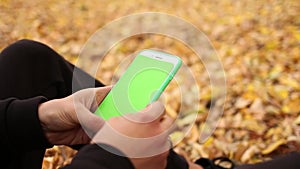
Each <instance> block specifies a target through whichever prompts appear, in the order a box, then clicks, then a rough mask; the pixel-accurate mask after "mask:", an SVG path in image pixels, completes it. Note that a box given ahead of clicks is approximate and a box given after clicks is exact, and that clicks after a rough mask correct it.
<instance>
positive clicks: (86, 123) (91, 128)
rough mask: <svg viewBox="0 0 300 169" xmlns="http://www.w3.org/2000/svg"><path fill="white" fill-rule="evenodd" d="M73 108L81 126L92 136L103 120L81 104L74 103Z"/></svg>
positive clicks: (102, 123)
mask: <svg viewBox="0 0 300 169" xmlns="http://www.w3.org/2000/svg"><path fill="white" fill-rule="evenodd" d="M75 108H76V114H77V118H78V120H79V123H80V125H81V127H82V128H83V129H84V130H85V132H86V134H87V135H88V136H89V137H93V136H94V134H95V133H96V132H97V131H99V129H100V128H101V127H102V126H103V125H104V123H105V122H104V121H103V119H101V118H100V117H99V116H97V115H95V114H93V113H91V112H90V110H89V109H88V108H86V107H85V106H84V105H82V104H78V105H75Z"/></svg>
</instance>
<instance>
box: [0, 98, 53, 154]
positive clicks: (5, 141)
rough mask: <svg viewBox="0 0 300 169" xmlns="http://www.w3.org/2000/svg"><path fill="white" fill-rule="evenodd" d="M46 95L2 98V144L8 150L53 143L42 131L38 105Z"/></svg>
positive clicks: (45, 145)
mask: <svg viewBox="0 0 300 169" xmlns="http://www.w3.org/2000/svg"><path fill="white" fill-rule="evenodd" d="M45 101H46V99H45V98H44V97H35V98H31V99H26V100H18V99H16V98H9V99H6V100H0V138H1V139H0V145H1V147H3V148H4V150H6V151H10V150H13V149H14V150H19V151H24V150H25V151H26V150H34V149H41V148H47V147H50V146H51V145H50V144H49V142H48V141H47V139H46V137H45V136H44V133H43V131H42V128H41V125H40V121H39V118H38V105H39V104H40V103H41V102H45Z"/></svg>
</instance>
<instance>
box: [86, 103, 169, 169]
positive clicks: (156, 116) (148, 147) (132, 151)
mask: <svg viewBox="0 0 300 169" xmlns="http://www.w3.org/2000/svg"><path fill="white" fill-rule="evenodd" d="M171 124H172V120H171V119H170V118H167V117H166V116H165V109H164V106H163V105H162V104H161V103H160V102H154V103H152V104H150V105H149V106H148V107H147V108H145V109H144V110H142V111H140V112H137V113H134V114H127V115H124V116H121V117H113V118H111V119H110V120H108V121H107V122H106V123H105V124H104V125H103V127H102V128H101V130H100V131H99V132H98V133H97V134H96V135H95V137H94V138H93V140H92V141H93V142H95V143H102V144H103V143H104V144H108V145H111V146H113V147H115V148H117V149H118V150H120V151H121V152H122V153H124V154H123V155H125V156H126V157H128V158H129V159H130V160H131V162H132V163H133V165H134V166H135V168H136V169H140V168H142V169H148V168H149V169H153V168H155V169H164V168H166V165H167V156H168V152H169V149H170V148H171V145H170V142H169V141H168V135H169V132H170V125H171ZM168 129H169V131H168ZM99 145H100V144H99ZM108 151H110V150H108ZM111 153H116V154H117V155H122V154H120V153H119V154H118V152H111Z"/></svg>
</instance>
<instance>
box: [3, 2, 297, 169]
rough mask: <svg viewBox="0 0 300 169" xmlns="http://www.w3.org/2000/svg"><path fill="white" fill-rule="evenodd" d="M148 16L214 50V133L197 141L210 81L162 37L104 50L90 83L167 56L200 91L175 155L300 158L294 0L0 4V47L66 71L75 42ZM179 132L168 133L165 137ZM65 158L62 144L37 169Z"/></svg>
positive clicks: (68, 154) (173, 108)
mask: <svg viewBox="0 0 300 169" xmlns="http://www.w3.org/2000/svg"><path fill="white" fill-rule="evenodd" d="M149 11H151V12H163V13H168V14H172V15H175V16H178V17H180V18H182V19H185V20H186V21H188V22H190V23H192V24H194V25H195V26H196V27H197V28H199V30H201V31H203V32H204V33H205V34H206V35H207V37H208V38H209V40H210V41H211V43H212V45H213V46H214V48H215V49H216V52H217V54H218V56H219V58H220V60H221V61H222V64H223V66H224V70H225V74H226V83H227V95H226V102H225V106H224V113H223V116H222V119H221V120H220V123H219V124H218V127H217V129H216V130H215V132H214V133H213V135H212V136H211V137H209V138H208V140H207V141H206V142H205V143H200V142H199V140H198V139H199V131H200V130H201V128H202V127H203V125H202V124H203V123H202V122H203V121H205V118H206V117H207V113H208V110H209V108H210V106H211V104H210V103H211V101H212V100H213V99H214V98H213V96H212V95H211V93H210V88H209V77H208V75H207V73H206V71H205V67H204V66H203V65H202V63H201V61H199V60H197V56H195V54H194V52H193V51H192V50H191V49H189V48H188V47H187V46H185V45H184V44H182V43H181V42H179V41H176V40H174V39H171V38H168V37H164V36H162V35H139V36H134V37H131V38H128V39H126V40H124V41H122V42H121V43H120V44H118V45H116V46H115V47H114V48H113V49H111V50H110V51H109V53H108V54H107V58H106V60H105V62H103V66H102V67H101V70H99V72H101V73H99V74H97V76H96V77H97V78H98V79H99V80H101V81H103V82H104V83H105V84H110V83H111V78H112V76H113V73H114V71H115V68H116V67H117V66H118V63H115V62H114V59H112V58H115V57H117V58H124V57H126V56H127V55H128V54H130V53H133V52H136V51H137V50H140V49H144V48H159V49H162V50H167V51H169V52H171V53H173V54H176V55H178V56H180V57H182V58H183V60H184V61H185V63H186V64H187V65H188V66H189V67H190V68H191V70H192V71H193V73H194V75H195V76H196V77H197V78H196V80H197V85H198V86H199V88H200V89H201V90H200V97H201V100H200V101H199V104H200V107H199V110H197V111H196V112H192V113H198V117H197V119H196V123H195V124H196V125H194V126H193V127H192V128H191V132H190V133H189V134H188V135H187V136H186V137H185V138H184V139H183V140H182V141H181V142H180V143H179V144H177V145H176V147H175V150H176V151H177V152H179V153H181V154H182V155H184V156H185V157H186V158H190V159H191V160H194V159H197V158H199V157H208V158H214V157H219V156H228V157H230V158H231V159H233V160H234V161H235V162H236V163H238V164H244V163H257V162H260V161H266V160H270V159H272V158H274V157H275V156H276V155H280V154H284V153H288V152H291V151H300V143H299V141H300V1H299V0H259V1H258V0H257V1H253V0H241V1H235V0H210V1H205V0H172V1H171V0H166V1H153V0H139V1H137V0H127V1H117V0H88V1H84V0H65V1H59V0H44V1H35V0H27V1H20V0H1V1H0V18H1V19H0V49H1V50H2V49H3V48H5V47H6V46H7V45H9V44H11V43H13V42H14V41H16V40H19V39H24V38H28V39H33V40H37V41H40V42H43V43H45V44H47V45H49V46H50V47H52V48H53V49H54V50H56V51H57V52H58V53H59V54H61V55H62V56H63V57H64V58H66V59H67V60H69V61H70V62H72V63H74V64H75V63H76V61H77V59H78V55H79V53H80V51H81V49H82V47H83V45H84V44H85V42H86V41H87V40H88V38H89V37H90V36H91V35H92V34H93V33H94V32H95V31H97V30H98V29H99V28H101V27H102V26H104V25H105V24H107V23H109V22H110V21H113V20H114V19H117V18H119V17H122V16H125V15H128V14H134V13H140V12H149ZM153 22H155V21H153ZM105 40H107V41H109V40H110V39H109V37H108V38H107V39H105ZM184 90H187V91H186V92H189V91H188V89H184ZM183 92H185V91H183ZM166 93H167V94H166V95H167V96H166V97H167V98H168V97H169V98H178V97H177V96H178V92H172V85H170V87H169V88H168V89H167V91H166ZM167 101H168V99H167ZM178 102H179V101H178V100H176V99H174V100H172V99H169V102H168V105H167V111H168V113H169V115H170V116H172V117H176V115H177V113H178V111H179V110H180V108H179V107H180V103H178ZM190 117H191V116H190V114H189V113H186V114H185V115H184V116H183V117H182V118H181V121H180V125H179V127H183V126H184V125H186V124H189V123H190V122H191V118H190ZM182 135H183V134H182V133H181V132H180V131H177V132H175V133H174V134H173V136H172V138H173V139H174V140H176V139H178V138H181V137H182ZM74 154H76V151H75V150H72V149H71V148H69V147H67V146H54V147H53V148H51V149H48V150H47V152H46V154H45V158H44V162H43V168H44V169H50V168H51V169H52V168H57V167H58V166H62V165H65V164H67V163H69V162H70V160H71V159H72V157H73V156H74Z"/></svg>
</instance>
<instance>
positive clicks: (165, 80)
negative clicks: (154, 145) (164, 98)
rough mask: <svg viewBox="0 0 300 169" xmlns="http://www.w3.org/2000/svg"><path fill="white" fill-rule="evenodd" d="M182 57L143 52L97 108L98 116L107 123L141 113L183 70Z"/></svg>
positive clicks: (149, 51) (158, 52) (157, 52)
mask: <svg viewBox="0 0 300 169" xmlns="http://www.w3.org/2000/svg"><path fill="white" fill-rule="evenodd" d="M181 64H182V61H181V59H180V58H179V57H177V56H174V55H171V54H167V53H164V52H160V51H154V50H143V51H141V52H140V53H138V54H137V56H136V57H135V58H134V60H133V61H132V63H131V64H130V65H129V67H128V68H127V70H126V71H125V73H124V74H123V75H122V76H121V78H120V79H119V80H118V82H117V83H116V84H115V85H114V86H113V88H112V89H111V91H110V92H109V93H108V94H107V96H106V97H105V98H104V100H103V101H102V103H101V104H100V105H99V107H98V108H97V110H96V112H95V114H97V115H99V116H100V117H102V118H103V119H104V120H108V119H110V118H112V117H116V116H122V115H124V114H128V113H134V112H138V111H140V110H142V109H144V108H145V107H146V106H147V105H148V104H150V103H152V102H154V101H156V100H157V99H158V98H159V96H160V95H161V93H162V92H163V91H164V89H165V88H166V87H167V85H168V84H169V82H170V81H171V80H172V78H173V77H174V76H175V74H176V72H177V71H178V69H179V68H180V66H181Z"/></svg>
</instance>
